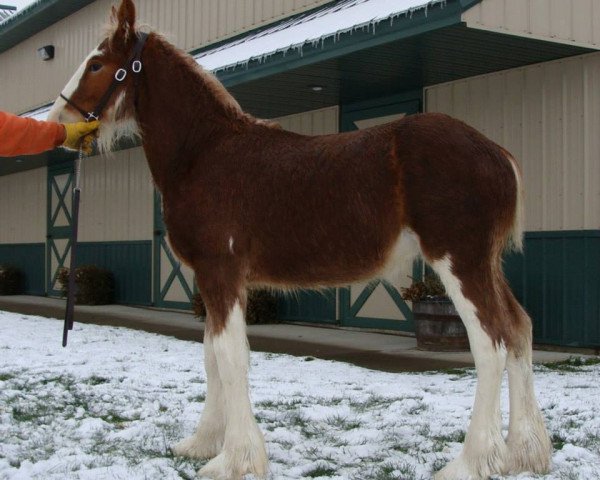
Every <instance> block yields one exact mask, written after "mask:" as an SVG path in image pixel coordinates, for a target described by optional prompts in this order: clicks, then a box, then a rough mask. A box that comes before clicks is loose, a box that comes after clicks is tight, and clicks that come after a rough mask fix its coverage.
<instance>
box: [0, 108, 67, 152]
mask: <svg viewBox="0 0 600 480" xmlns="http://www.w3.org/2000/svg"><path fill="white" fill-rule="evenodd" d="M64 140H65V128H64V127H63V126H62V125H61V124H60V123H55V122H41V121H38V120H34V119H33V118H27V117H18V116H16V115H12V114H10V113H6V112H2V111H0V157H13V156H16V155H34V154H36V153H41V152H45V151H46V150H52V149H53V148H54V147H57V146H58V145H60V144H62V143H63V142H64Z"/></svg>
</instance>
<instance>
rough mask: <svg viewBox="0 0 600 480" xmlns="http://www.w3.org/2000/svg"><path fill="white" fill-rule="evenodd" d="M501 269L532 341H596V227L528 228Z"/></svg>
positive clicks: (599, 240)
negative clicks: (520, 245)
mask: <svg viewBox="0 0 600 480" xmlns="http://www.w3.org/2000/svg"><path fill="white" fill-rule="evenodd" d="M524 246H525V249H524V254H521V253H515V252H509V253H507V254H506V255H505V259H504V271H505V274H506V277H507V278H508V280H509V283H510V285H511V287H512V289H513V292H514V293H515V296H516V297H517V299H518V300H519V301H520V302H521V303H522V305H523V306H524V307H525V309H526V310H527V312H528V313H529V315H530V316H531V319H532V321H533V336H534V342H536V343H547V344H555V345H563V346H573V347H596V348H597V347H598V346H600V268H598V267H599V266H600V230H581V231H573V230H570V231H548V232H527V233H525V235H524Z"/></svg>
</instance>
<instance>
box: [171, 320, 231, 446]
mask: <svg viewBox="0 0 600 480" xmlns="http://www.w3.org/2000/svg"><path fill="white" fill-rule="evenodd" d="M206 323H207V324H208V323H210V319H208V318H207V320H206ZM204 368H205V370H206V384H207V387H206V399H205V401H204V410H203V411H202V415H201V417H200V422H199V424H198V427H197V428H196V432H195V433H194V435H192V436H191V437H188V438H186V439H185V440H183V441H181V442H179V443H178V444H177V445H175V446H173V447H172V451H173V453H174V454H175V455H180V456H183V457H191V458H213V457H215V456H217V455H218V454H219V452H221V450H222V448H223V439H224V437H225V408H224V405H223V394H222V390H223V387H222V385H221V379H220V378H219V371H218V369H217V358H216V356H215V351H214V346H213V342H212V337H211V336H210V335H208V334H206V335H205V336H204Z"/></svg>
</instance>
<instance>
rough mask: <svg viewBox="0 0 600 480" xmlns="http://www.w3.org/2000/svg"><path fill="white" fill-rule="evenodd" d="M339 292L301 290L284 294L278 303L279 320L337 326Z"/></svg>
mask: <svg viewBox="0 0 600 480" xmlns="http://www.w3.org/2000/svg"><path fill="white" fill-rule="evenodd" d="M336 297H337V290H336V289H335V288H328V289H325V290H317V291H310V290H300V291H296V292H290V293H282V294H281V295H279V297H278V301H277V318H279V319H280V320H285V321H291V322H294V321H295V322H309V323H320V324H326V325H337V324H338V323H339V322H338V320H337V318H336Z"/></svg>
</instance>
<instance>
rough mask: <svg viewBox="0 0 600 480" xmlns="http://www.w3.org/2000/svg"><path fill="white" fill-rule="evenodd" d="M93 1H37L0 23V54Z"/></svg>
mask: <svg viewBox="0 0 600 480" xmlns="http://www.w3.org/2000/svg"><path fill="white" fill-rule="evenodd" d="M93 1H94V0H37V1H36V2H35V3H32V4H31V5H29V6H28V7H26V8H24V9H22V10H19V11H18V12H17V13H15V14H14V15H11V16H10V17H8V18H6V19H4V20H3V21H2V22H0V53H2V52H4V51H6V50H8V49H9V48H12V47H14V46H15V45H17V44H19V43H21V42H22V41H24V40H26V39H28V38H29V37H32V36H33V35H35V34H36V33H39V32H41V31H42V30H44V29H46V28H48V27H50V26H51V25H54V24H55V23H56V22H58V21H59V20H62V19H63V18H66V17H68V16H69V15H72V14H73V13H75V12H76V11H77V10H80V9H81V8H83V7H85V6H86V5H89V4H90V3H92V2H93Z"/></svg>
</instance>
